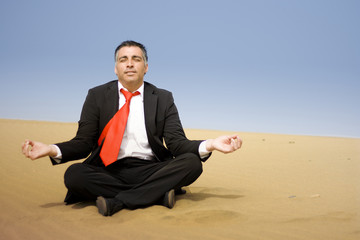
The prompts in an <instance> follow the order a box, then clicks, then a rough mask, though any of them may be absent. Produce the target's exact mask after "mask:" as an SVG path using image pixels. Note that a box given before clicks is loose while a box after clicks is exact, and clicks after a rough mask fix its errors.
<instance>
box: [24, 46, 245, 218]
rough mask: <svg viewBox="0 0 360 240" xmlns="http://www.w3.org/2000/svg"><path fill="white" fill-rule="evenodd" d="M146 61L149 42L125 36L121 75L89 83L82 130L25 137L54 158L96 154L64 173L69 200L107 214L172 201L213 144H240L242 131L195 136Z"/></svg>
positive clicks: (28, 152) (118, 55) (29, 146)
mask: <svg viewBox="0 0 360 240" xmlns="http://www.w3.org/2000/svg"><path fill="white" fill-rule="evenodd" d="M147 61H148V57H147V52H146V49H145V47H144V46H143V45H142V44H140V43H137V42H134V41H125V42H123V43H121V44H120V45H119V46H118V47H117V48H116V50H115V74H116V75H117V77H118V80H115V81H111V82H109V83H106V84H103V85H100V86H98V87H95V88H93V89H90V90H89V92H88V95H87V97H86V100H85V103H84V106H83V109H82V113H81V117H80V121H79V128H78V131H77V134H76V136H75V137H74V138H73V139H72V140H70V141H67V142H63V143H58V144H55V145H47V144H44V143H40V142H35V141H32V140H26V141H25V142H24V143H23V145H22V151H23V153H24V155H25V156H26V157H28V158H30V159H32V160H35V159H38V158H40V157H44V156H49V157H50V159H51V161H52V163H53V164H61V163H65V162H67V161H70V160H76V159H81V158H85V157H87V156H88V155H89V154H90V156H89V157H88V158H87V159H86V160H85V161H84V162H83V163H77V164H73V165H71V166H70V167H69V168H68V169H67V170H66V172H65V176H64V179H65V186H66V187H67V188H68V194H67V196H66V198H65V202H66V203H67V204H71V203H75V202H79V201H84V200H94V201H95V200H96V206H97V208H98V211H99V213H100V214H102V215H104V216H111V215H113V214H114V213H116V212H118V211H120V210H121V209H123V208H129V209H135V208H139V207H146V206H151V205H154V204H162V205H164V206H166V207H168V208H172V207H173V206H174V204H175V196H174V195H175V194H176V193H177V194H181V193H184V190H182V189H181V187H183V186H187V185H190V184H191V183H193V182H194V181H195V180H196V179H197V178H198V177H199V176H200V175H201V173H202V161H205V160H206V159H208V158H209V157H210V155H211V152H212V151H214V150H218V151H220V152H223V153H230V152H233V151H235V150H237V149H239V148H240V147H241V144H242V141H241V140H240V138H239V136H237V135H233V136H220V137H218V138H216V139H209V140H206V141H192V140H188V139H187V138H186V136H185V133H184V131H183V128H182V125H181V122H180V119H179V115H178V112H177V109H176V106H175V104H174V100H173V97H172V94H171V93H170V92H168V91H166V90H163V89H158V88H156V87H155V86H153V85H151V84H150V83H147V82H145V81H144V75H145V74H146V72H147V71H148V63H147ZM164 143H165V145H164Z"/></svg>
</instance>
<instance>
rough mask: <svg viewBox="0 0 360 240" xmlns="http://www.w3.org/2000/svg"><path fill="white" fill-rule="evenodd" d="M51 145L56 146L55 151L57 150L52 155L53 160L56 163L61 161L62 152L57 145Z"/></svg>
mask: <svg viewBox="0 0 360 240" xmlns="http://www.w3.org/2000/svg"><path fill="white" fill-rule="evenodd" d="M52 146H54V147H55V148H56V152H57V154H56V156H55V157H53V159H54V161H55V162H57V163H61V158H62V153H61V150H60V148H59V147H58V146H57V145H52Z"/></svg>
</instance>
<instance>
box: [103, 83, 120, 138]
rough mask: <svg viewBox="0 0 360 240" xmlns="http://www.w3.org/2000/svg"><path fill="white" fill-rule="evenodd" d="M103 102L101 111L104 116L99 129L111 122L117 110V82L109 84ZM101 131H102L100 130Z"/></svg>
mask: <svg viewBox="0 0 360 240" xmlns="http://www.w3.org/2000/svg"><path fill="white" fill-rule="evenodd" d="M104 99H105V102H104V104H103V105H102V108H103V109H101V111H102V112H103V114H104V118H103V121H101V125H102V126H101V129H103V128H104V127H105V125H106V124H107V123H108V122H109V121H110V120H111V118H112V117H113V116H114V115H115V113H116V112H117V111H118V110H119V92H118V84H117V81H113V82H111V83H110V84H109V86H108V87H107V89H106V92H105V97H104ZM101 131H102V130H101Z"/></svg>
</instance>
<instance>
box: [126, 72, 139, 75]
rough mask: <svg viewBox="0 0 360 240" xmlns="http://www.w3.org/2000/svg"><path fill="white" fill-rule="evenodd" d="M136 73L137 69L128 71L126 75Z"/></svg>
mask: <svg viewBox="0 0 360 240" xmlns="http://www.w3.org/2000/svg"><path fill="white" fill-rule="evenodd" d="M135 73H136V71H126V72H125V74H126V75H134V74H135Z"/></svg>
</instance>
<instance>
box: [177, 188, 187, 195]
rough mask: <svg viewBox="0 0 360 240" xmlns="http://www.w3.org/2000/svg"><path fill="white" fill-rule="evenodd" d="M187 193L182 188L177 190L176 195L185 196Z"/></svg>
mask: <svg viewBox="0 0 360 240" xmlns="http://www.w3.org/2000/svg"><path fill="white" fill-rule="evenodd" d="M185 193H186V190H185V189H182V188H178V189H175V195H183V194H185Z"/></svg>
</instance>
